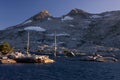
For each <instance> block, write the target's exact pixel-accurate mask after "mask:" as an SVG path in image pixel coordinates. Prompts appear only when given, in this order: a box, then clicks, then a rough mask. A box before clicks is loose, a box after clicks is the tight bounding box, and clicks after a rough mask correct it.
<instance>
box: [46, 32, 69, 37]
mask: <svg viewBox="0 0 120 80" xmlns="http://www.w3.org/2000/svg"><path fill="white" fill-rule="evenodd" d="M47 36H55V34H53V33H52V34H47ZM56 36H57V37H60V36H70V34H68V33H65V32H64V33H59V34H56Z"/></svg>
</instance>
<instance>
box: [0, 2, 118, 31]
mask: <svg viewBox="0 0 120 80" xmlns="http://www.w3.org/2000/svg"><path fill="white" fill-rule="evenodd" d="M73 8H78V9H82V10H84V11H87V12H90V13H101V12H105V11H112V10H120V0H0V29H3V28H6V27H9V26H12V25H16V24H19V23H21V22H23V21H25V20H26V19H28V18H29V17H31V16H33V15H35V14H37V13H38V12H40V11H41V10H48V11H49V12H50V13H51V15H53V16H62V15H63V14H66V13H68V12H69V11H70V10H71V9H73Z"/></svg>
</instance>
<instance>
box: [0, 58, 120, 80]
mask: <svg viewBox="0 0 120 80" xmlns="http://www.w3.org/2000/svg"><path fill="white" fill-rule="evenodd" d="M0 80H120V63H119V62H117V63H100V62H99V63H98V62H83V61H69V60H65V59H59V60H58V61H57V62H56V63H53V64H0Z"/></svg>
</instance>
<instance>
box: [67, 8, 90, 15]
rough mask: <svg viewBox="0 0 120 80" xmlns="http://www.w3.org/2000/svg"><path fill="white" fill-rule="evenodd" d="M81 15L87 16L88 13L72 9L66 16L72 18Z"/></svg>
mask: <svg viewBox="0 0 120 80" xmlns="http://www.w3.org/2000/svg"><path fill="white" fill-rule="evenodd" d="M83 14H89V13H88V12H85V11H83V10H81V9H77V8H74V9H72V10H71V11H70V12H69V13H68V14H67V15H70V16H73V15H83Z"/></svg>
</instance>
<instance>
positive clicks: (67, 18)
mask: <svg viewBox="0 0 120 80" xmlns="http://www.w3.org/2000/svg"><path fill="white" fill-rule="evenodd" d="M73 19H74V18H73V17H70V16H65V17H64V18H62V19H61V20H62V21H66V20H73Z"/></svg>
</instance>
